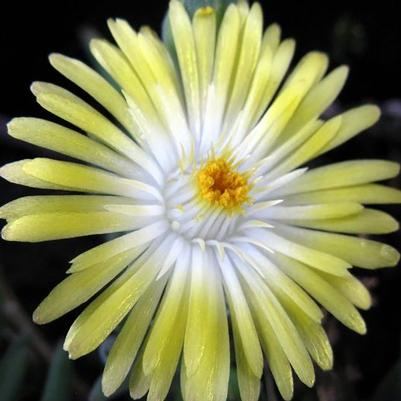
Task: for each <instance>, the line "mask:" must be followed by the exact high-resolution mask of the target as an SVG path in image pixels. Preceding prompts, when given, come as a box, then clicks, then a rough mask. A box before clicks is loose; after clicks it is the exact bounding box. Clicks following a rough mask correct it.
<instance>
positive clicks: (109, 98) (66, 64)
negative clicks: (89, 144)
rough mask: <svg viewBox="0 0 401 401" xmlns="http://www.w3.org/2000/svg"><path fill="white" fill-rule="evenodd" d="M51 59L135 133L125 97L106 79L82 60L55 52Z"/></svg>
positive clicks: (64, 73) (55, 66)
mask: <svg viewBox="0 0 401 401" xmlns="http://www.w3.org/2000/svg"><path fill="white" fill-rule="evenodd" d="M49 60H50V64H51V65H52V66H53V67H54V68H55V69H56V70H57V71H58V72H60V73H61V74H63V75H64V76H65V77H66V78H68V79H69V80H70V81H72V82H74V83H75V84H76V85H78V86H79V87H80V88H81V89H83V90H84V91H85V92H86V93H89V94H90V95H91V96H92V97H93V98H94V99H95V100H97V101H98V102H99V104H101V105H102V106H103V107H105V108H106V110H108V111H110V113H111V114H112V115H113V116H114V117H116V119H117V120H118V121H120V122H121V124H122V125H123V126H124V127H125V128H126V129H127V130H128V131H130V132H131V133H132V134H133V126H132V122H131V119H130V116H129V113H128V110H127V106H126V104H125V102H124V98H123V97H122V96H121V94H120V93H119V92H118V91H117V90H116V89H114V88H113V86H112V85H110V84H109V83H108V82H107V80H106V79H104V78H103V77H102V76H101V75H100V74H98V73H97V72H96V71H94V70H93V69H92V68H90V67H88V66H87V65H86V64H84V63H82V62H81V61H79V60H76V59H73V58H70V57H66V56H63V55H62V54H56V53H53V54H51V55H50V56H49Z"/></svg>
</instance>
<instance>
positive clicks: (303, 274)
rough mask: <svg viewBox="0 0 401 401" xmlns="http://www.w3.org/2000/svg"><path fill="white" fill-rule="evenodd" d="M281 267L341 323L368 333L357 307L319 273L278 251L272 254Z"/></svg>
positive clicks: (360, 332) (357, 330) (362, 332)
mask: <svg viewBox="0 0 401 401" xmlns="http://www.w3.org/2000/svg"><path fill="white" fill-rule="evenodd" d="M271 258H273V259H274V260H275V261H276V262H277V263H278V264H279V266H280V268H281V269H282V270H283V271H284V272H285V273H286V274H287V275H288V276H290V277H291V278H292V279H293V280H295V281H296V282H298V284H299V285H301V286H302V287H303V288H305V290H306V291H308V292H309V293H310V294H311V295H312V296H313V297H314V298H316V300H317V301H318V302H320V303H321V304H322V305H323V306H324V307H325V308H326V309H327V310H328V311H329V312H330V313H331V314H332V315H334V316H335V317H336V318H337V319H338V320H339V321H340V322H341V323H343V324H344V325H345V326H347V327H349V328H350V329H351V330H354V331H356V332H357V333H359V334H365V333H366V325H365V322H364V321H363V319H362V317H361V315H360V314H359V312H358V311H357V309H356V308H355V307H354V306H353V305H352V303H351V302H349V301H348V300H347V298H345V297H344V296H343V295H342V294H341V293H340V292H339V291H337V290H336V289H335V288H334V287H333V286H331V285H330V283H328V282H327V281H325V280H323V279H322V278H321V277H320V276H319V275H318V273H315V272H314V271H313V270H312V269H311V268H309V267H308V266H306V265H304V264H303V263H301V262H298V261H296V260H295V259H292V258H289V257H287V256H284V255H282V254H279V253H276V254H274V255H272V256H271Z"/></svg>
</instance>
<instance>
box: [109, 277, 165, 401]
mask: <svg viewBox="0 0 401 401" xmlns="http://www.w3.org/2000/svg"><path fill="white" fill-rule="evenodd" d="M166 279H167V277H166ZM166 279H164V280H158V281H154V282H153V283H152V284H150V286H149V288H148V289H147V290H146V292H145V293H144V294H143V295H142V296H141V298H140V299H139V301H138V303H137V304H136V305H135V306H134V308H133V309H132V312H131V313H130V314H129V316H128V318H127V321H126V322H125V323H124V325H123V328H122V330H121V332H120V333H119V335H118V336H117V339H116V340H115V342H114V344H113V347H112V348H111V350H110V352H109V354H108V356H107V360H106V365H105V367H104V371H103V376H102V389H103V393H104V394H105V395H106V397H108V396H110V395H111V394H113V393H114V392H115V391H116V390H117V389H118V388H119V387H120V386H121V384H122V383H123V381H124V379H125V378H126V377H127V375H128V373H129V371H130V368H131V365H132V364H133V362H134V360H135V358H136V356H137V354H138V351H139V348H140V346H141V344H142V342H143V339H144V338H145V335H146V332H147V331H148V329H149V325H150V324H151V320H152V318H153V315H154V313H155V310H156V308H157V306H158V304H159V301H160V298H161V295H162V292H163V290H164V287H165V285H166Z"/></svg>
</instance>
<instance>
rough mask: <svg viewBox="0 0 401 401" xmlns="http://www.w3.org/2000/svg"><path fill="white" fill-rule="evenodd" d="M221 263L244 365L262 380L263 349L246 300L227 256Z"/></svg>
mask: <svg viewBox="0 0 401 401" xmlns="http://www.w3.org/2000/svg"><path fill="white" fill-rule="evenodd" d="M219 263H220V270H221V273H222V276H223V278H224V288H225V292H226V296H227V299H228V303H229V306H230V312H231V319H232V320H233V321H234V320H235V322H236V325H237V330H238V331H237V335H238V336H239V337H238V339H237V341H238V342H240V344H239V345H238V346H239V347H240V348H241V353H242V355H243V357H244V358H245V359H246V361H245V362H244V363H245V364H246V366H249V369H250V370H251V371H252V374H253V375H254V376H256V377H258V378H260V377H261V376H262V372H263V355H262V349H261V348H260V344H259V339H258V335H257V332H256V328H255V325H254V322H253V319H252V316H251V313H250V311H249V307H248V305H247V301H246V298H245V296H244V293H243V291H242V288H241V285H240V283H239V280H238V277H237V275H236V273H235V271H234V268H233V266H232V263H231V261H230V260H229V259H228V257H227V256H226V257H225V258H224V259H223V260H220V261H219Z"/></svg>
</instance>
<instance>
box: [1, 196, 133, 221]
mask: <svg viewBox="0 0 401 401" xmlns="http://www.w3.org/2000/svg"><path fill="white" fill-rule="evenodd" d="M106 205H114V206H115V207H116V208H120V207H121V208H124V207H130V206H132V207H135V206H134V205H132V199H129V198H123V197H120V196H97V195H37V196H24V197H22V198H18V199H15V200H13V201H11V202H9V203H7V204H5V205H3V206H2V207H1V208H0V217H2V218H5V219H16V218H18V217H22V216H27V215H30V214H43V213H56V212H76V213H84V212H100V211H104V210H107V208H106ZM114 211H115V210H114Z"/></svg>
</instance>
